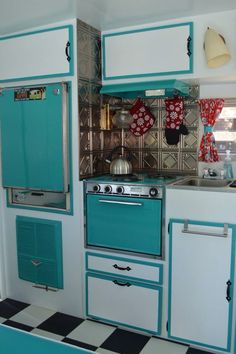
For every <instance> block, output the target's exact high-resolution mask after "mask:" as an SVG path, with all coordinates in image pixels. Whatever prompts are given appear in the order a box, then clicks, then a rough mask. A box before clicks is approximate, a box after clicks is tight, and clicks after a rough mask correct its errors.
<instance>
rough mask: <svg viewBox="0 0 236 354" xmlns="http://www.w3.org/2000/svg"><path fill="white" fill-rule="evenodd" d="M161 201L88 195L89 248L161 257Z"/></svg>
mask: <svg viewBox="0 0 236 354" xmlns="http://www.w3.org/2000/svg"><path fill="white" fill-rule="evenodd" d="M161 208H162V201H161V200H158V199H144V198H125V197H111V196H110V197H109V196H106V197H105V196H101V195H92V194H91V195H87V223H86V224H87V228H86V230H87V245H88V246H96V247H104V248H111V249H117V250H123V251H129V252H136V253H143V254H150V255H161V230H162V212H161Z"/></svg>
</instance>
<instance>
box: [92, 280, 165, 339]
mask: <svg viewBox="0 0 236 354" xmlns="http://www.w3.org/2000/svg"><path fill="white" fill-rule="evenodd" d="M114 280H115V281H117V282H118V283H119V284H125V283H126V281H124V280H121V279H119V278H117V279H115V278H114V279H105V278H104V279H102V278H100V277H99V278H98V277H94V276H90V275H88V289H87V291H88V292H87V294H88V299H87V301H88V316H92V317H95V318H98V319H103V320H108V321H112V322H116V323H118V324H123V325H128V326H132V327H136V328H139V329H144V330H148V331H151V332H155V333H158V332H159V328H158V323H159V321H158V313H159V300H160V299H159V296H160V294H159V290H158V289H153V288H148V287H147V288H146V287H144V286H142V285H134V284H132V283H130V282H127V283H128V284H131V285H130V286H126V285H125V286H122V285H119V284H115V283H114Z"/></svg>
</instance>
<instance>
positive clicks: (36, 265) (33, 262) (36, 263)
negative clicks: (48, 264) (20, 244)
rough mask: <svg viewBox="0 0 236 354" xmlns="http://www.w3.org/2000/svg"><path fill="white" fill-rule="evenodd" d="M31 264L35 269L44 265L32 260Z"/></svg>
mask: <svg viewBox="0 0 236 354" xmlns="http://www.w3.org/2000/svg"><path fill="white" fill-rule="evenodd" d="M31 263H32V264H33V265H34V266H35V267H38V266H39V265H40V264H42V262H39V261H34V260H32V261H31Z"/></svg>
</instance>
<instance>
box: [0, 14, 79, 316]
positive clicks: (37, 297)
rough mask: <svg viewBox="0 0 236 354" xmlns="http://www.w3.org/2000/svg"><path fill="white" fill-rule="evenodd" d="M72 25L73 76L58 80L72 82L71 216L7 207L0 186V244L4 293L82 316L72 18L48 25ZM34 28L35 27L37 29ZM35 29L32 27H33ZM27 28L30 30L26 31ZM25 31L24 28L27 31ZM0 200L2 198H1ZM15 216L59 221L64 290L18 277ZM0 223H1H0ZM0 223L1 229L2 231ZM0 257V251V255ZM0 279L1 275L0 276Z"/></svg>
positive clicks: (76, 107) (28, 82) (76, 96)
mask: <svg viewBox="0 0 236 354" xmlns="http://www.w3.org/2000/svg"><path fill="white" fill-rule="evenodd" d="M65 24H72V25H73V26H74V55H75V58H74V62H75V75H74V77H64V78H63V79H59V80H62V81H72V129H71V131H72V178H73V205H74V214H73V215H63V214H56V213H48V212H39V211H33V210H25V209H20V208H19V209H17V208H7V207H6V192H5V190H4V189H3V188H2V187H0V198H1V206H2V209H3V210H0V213H1V218H0V236H1V238H0V246H1V245H2V243H4V248H5V252H4V253H5V257H4V262H0V267H1V265H2V263H3V264H4V266H5V276H6V292H5V294H4V295H5V296H6V297H9V298H13V299H16V300H20V301H24V302H28V303H31V304H35V305H38V306H43V307H48V308H51V309H55V310H58V311H61V312H66V313H68V314H73V315H78V316H82V315H83V269H84V252H83V246H84V238H83V224H84V221H83V191H82V183H81V182H79V163H78V162H79V156H78V150H79V149H78V92H77V91H78V89H77V67H76V63H77V58H76V53H77V49H76V45H77V37H76V27H75V26H76V20H71V21H68V22H66V23H56V24H52V25H51V26H50V27H56V26H59V25H65ZM37 29H38V28H37ZM34 30H35V29H34ZM29 31H31V30H29ZM27 32H28V31H27ZM59 80H58V78H54V79H44V80H34V84H41V83H48V82H58V81H59ZM27 84H28V85H32V81H24V82H17V83H14V84H12V83H11V84H7V85H5V86H13V85H14V86H19V85H21V86H23V85H27ZM2 199H3V201H2ZM16 215H22V216H31V217H38V218H45V219H51V220H60V221H61V222H62V242H63V271H64V289H62V290H59V291H58V292H51V291H48V292H46V291H45V290H41V289H36V288H33V287H32V284H31V283H30V282H27V281H24V280H21V279H19V278H18V271H17V253H16V227H15V220H16ZM1 221H3V224H4V225H2V222H1ZM3 226H4V227H5V232H3V231H2V230H3ZM0 256H1V259H2V256H3V255H2V252H1V254H0ZM0 281H1V278H0Z"/></svg>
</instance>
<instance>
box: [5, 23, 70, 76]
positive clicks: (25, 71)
mask: <svg viewBox="0 0 236 354" xmlns="http://www.w3.org/2000/svg"><path fill="white" fill-rule="evenodd" d="M72 30H73V28H72V26H64V27H58V28H55V29H50V30H43V31H39V32H33V33H30V34H27V33H26V34H20V35H16V36H11V37H2V38H1V39H0V58H1V65H0V81H11V80H24V79H27V78H37V77H48V76H64V75H72V74H73V53H72V44H73V43H72Z"/></svg>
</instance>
